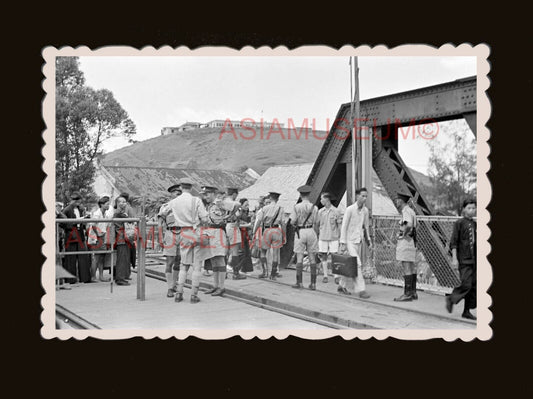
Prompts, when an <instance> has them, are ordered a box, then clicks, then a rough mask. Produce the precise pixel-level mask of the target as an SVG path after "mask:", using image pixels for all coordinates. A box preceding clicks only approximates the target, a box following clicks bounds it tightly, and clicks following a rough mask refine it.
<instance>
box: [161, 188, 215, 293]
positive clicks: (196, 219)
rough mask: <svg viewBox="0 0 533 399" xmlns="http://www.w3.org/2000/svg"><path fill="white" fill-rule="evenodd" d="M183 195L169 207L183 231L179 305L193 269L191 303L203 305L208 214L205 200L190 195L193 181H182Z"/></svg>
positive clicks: (181, 237)
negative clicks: (203, 241)
mask: <svg viewBox="0 0 533 399" xmlns="http://www.w3.org/2000/svg"><path fill="white" fill-rule="evenodd" d="M180 186H181V190H182V192H183V193H182V194H181V195H180V196H178V197H176V198H174V199H173V200H171V201H170V203H169V206H170V209H171V210H172V214H173V215H174V223H175V225H176V226H177V227H178V228H180V256H181V264H180V271H179V276H178V286H177V289H176V296H175V297H174V300H175V301H176V302H181V301H183V286H184V284H185V280H186V279H187V272H188V271H189V268H190V267H191V266H192V291H191V299H190V300H191V303H197V302H200V298H199V297H198V287H199V286H200V275H201V267H202V263H201V255H200V251H201V248H200V234H201V231H200V228H199V227H200V224H205V223H206V222H207V220H208V218H207V216H208V215H207V211H206V209H205V206H204V204H203V202H202V200H201V199H200V198H198V197H194V196H193V195H192V193H191V190H192V186H193V182H192V180H191V179H188V178H184V179H181V181H180Z"/></svg>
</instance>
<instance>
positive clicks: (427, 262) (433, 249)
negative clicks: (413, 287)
mask: <svg viewBox="0 0 533 399" xmlns="http://www.w3.org/2000/svg"><path fill="white" fill-rule="evenodd" d="M457 219H459V218H457V217H442V216H417V222H418V226H417V255H416V265H417V272H418V287H419V288H420V289H424V290H428V291H437V292H443V293H449V292H451V290H452V288H453V287H454V286H456V285H457V284H458V283H459V272H458V271H457V270H454V269H452V266H451V251H450V249H449V243H450V238H451V235H452V231H453V225H454V223H455V221H456V220H457ZM399 221H400V217H399V216H374V217H373V218H372V233H373V236H374V251H373V254H372V261H373V265H374V268H375V278H374V280H375V281H376V282H380V283H386V284H394V285H403V269H402V266H401V263H400V262H399V261H397V260H396V242H397V236H398V233H399V231H400V226H399Z"/></svg>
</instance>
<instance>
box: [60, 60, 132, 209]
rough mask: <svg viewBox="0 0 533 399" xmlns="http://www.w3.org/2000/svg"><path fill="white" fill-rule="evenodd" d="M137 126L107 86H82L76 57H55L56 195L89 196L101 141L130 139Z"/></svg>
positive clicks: (65, 197) (90, 195)
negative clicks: (76, 192)
mask: <svg viewBox="0 0 533 399" xmlns="http://www.w3.org/2000/svg"><path fill="white" fill-rule="evenodd" d="M135 133H136V127H135V124H134V123H133V121H132V120H131V119H130V118H129V117H128V114H127V112H126V111H125V110H124V109H123V108H122V106H121V105H120V104H119V103H118V101H117V100H116V99H115V98H114V97H113V93H112V92H111V91H109V90H106V89H101V90H94V89H92V88H91V87H88V86H86V85H85V76H84V75H83V72H82V71H81V70H80V68H79V59H78V57H57V58H56V197H57V198H58V199H59V198H61V199H62V200H63V201H68V197H69V195H70V193H72V192H73V191H80V193H81V194H82V196H84V198H86V199H90V198H91V197H93V196H94V194H93V192H92V189H91V186H92V183H93V180H94V174H95V161H96V159H97V157H98V156H99V155H100V154H101V153H102V144H103V142H104V141H105V140H106V139H108V138H110V137H114V136H119V135H120V136H124V137H127V138H129V139H130V140H131V137H132V136H133V135H135Z"/></svg>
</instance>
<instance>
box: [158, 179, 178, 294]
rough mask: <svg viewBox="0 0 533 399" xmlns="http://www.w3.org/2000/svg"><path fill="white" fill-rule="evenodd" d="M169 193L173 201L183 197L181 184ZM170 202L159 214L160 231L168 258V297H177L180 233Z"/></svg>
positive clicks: (171, 188) (169, 189) (165, 254)
mask: <svg viewBox="0 0 533 399" xmlns="http://www.w3.org/2000/svg"><path fill="white" fill-rule="evenodd" d="M167 191H168V192H169V193H170V195H172V199H174V198H177V197H179V196H180V195H181V188H180V185H179V184H174V185H172V186H170V187H169V188H168V189H167ZM169 203H170V201H169V202H167V203H165V204H163V205H162V206H161V208H160V209H159V213H158V214H157V221H158V225H159V229H158V231H159V232H160V234H161V233H162V235H163V244H162V245H161V246H162V247H163V255H164V256H165V257H166V267H165V278H166V280H167V297H168V298H173V297H174V295H176V285H177V281H178V275H179V270H180V232H179V228H178V227H177V226H176V224H175V220H174V214H173V213H172V209H170V206H169Z"/></svg>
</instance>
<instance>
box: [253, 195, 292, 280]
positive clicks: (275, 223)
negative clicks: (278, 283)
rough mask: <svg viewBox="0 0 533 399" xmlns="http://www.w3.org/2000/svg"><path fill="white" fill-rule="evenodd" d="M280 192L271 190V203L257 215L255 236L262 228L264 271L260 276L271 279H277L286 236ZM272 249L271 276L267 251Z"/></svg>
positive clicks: (261, 240) (260, 235) (262, 262)
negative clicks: (282, 224) (279, 201)
mask: <svg viewBox="0 0 533 399" xmlns="http://www.w3.org/2000/svg"><path fill="white" fill-rule="evenodd" d="M280 195H281V194H280V193H277V192H274V191H272V192H270V196H269V198H270V203H269V204H268V205H266V206H264V207H263V208H261V209H260V210H259V211H258V212H257V215H256V218H255V223H254V229H253V232H254V234H253V237H256V234H257V231H258V230H259V229H261V231H260V234H259V237H260V243H259V245H260V249H261V255H260V256H261V257H260V260H261V267H262V268H263V273H262V274H261V275H260V276H259V278H267V277H269V278H270V279H271V280H276V276H277V274H278V262H279V253H280V248H281V247H282V246H283V244H284V243H285V237H284V236H283V230H282V228H281V221H282V217H283V208H282V207H281V206H279V205H278V200H279V197H280ZM270 249H271V250H272V270H271V272H270V276H269V274H268V264H267V252H268V251H269V250H270Z"/></svg>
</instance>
